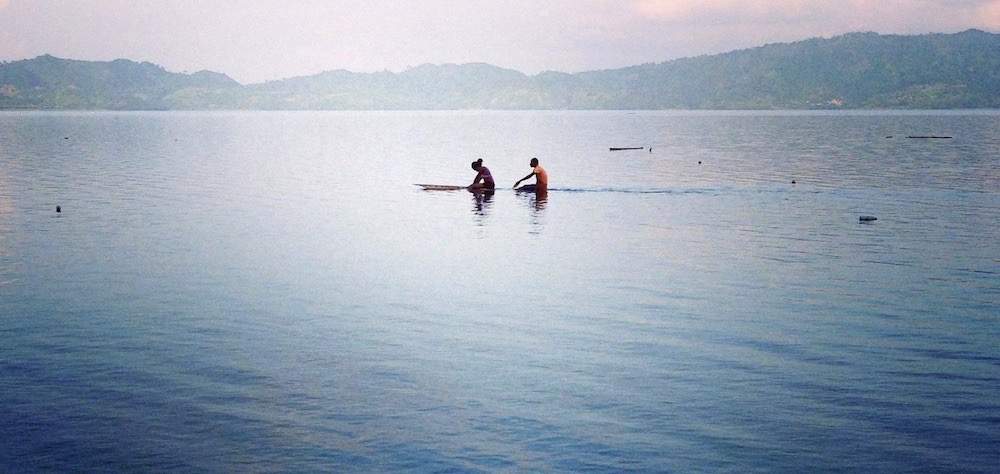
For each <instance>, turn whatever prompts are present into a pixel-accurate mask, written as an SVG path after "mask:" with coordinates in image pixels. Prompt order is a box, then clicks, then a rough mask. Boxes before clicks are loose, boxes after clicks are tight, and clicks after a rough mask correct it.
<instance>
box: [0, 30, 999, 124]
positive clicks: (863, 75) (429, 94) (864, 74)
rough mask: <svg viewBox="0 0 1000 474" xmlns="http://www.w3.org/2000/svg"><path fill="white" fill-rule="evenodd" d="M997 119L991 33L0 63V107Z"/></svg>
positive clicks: (48, 58) (995, 45) (994, 38)
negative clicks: (476, 55) (525, 55)
mask: <svg viewBox="0 0 1000 474" xmlns="http://www.w3.org/2000/svg"><path fill="white" fill-rule="evenodd" d="M14 108H29V109H114V110H130V109H154V110H159V109H264V110H285V109H326V110H358V109H373V110H378V109H776V108H787V109H828V108H852V109H853V108H1000V35H998V34H992V33H987V32H984V31H979V30H968V31H964V32H961V33H956V34H928V35H917V36H900V35H879V34H875V33H851V34H847V35H842V36H837V37H834V38H830V39H810V40H805V41H799V42H795V43H782V44H771V45H767V46H762V47H758V48H751V49H746V50H740V51H733V52H729V53H725V54H717V55H711V56H700V57H694V58H685V59H678V60H673V61H667V62H664V63H658V64H643V65H639V66H632V67H627V68H622V69H609V70H602V71H590V72H583V73H577V74H566V73H559V72H544V73H541V74H538V75H534V76H528V75H525V74H522V73H520V72H517V71H513V70H509V69H502V68H499V67H496V66H491V65H488V64H463V65H453V64H448V65H429V64H428V65H423V66H418V67H415V68H412V69H409V70H407V71H404V72H401V73H392V72H377V73H353V72H349V71H343V70H340V71H329V72H324V73H320V74H316V75H313V76H306V77H296V78H291V79H284V80H280V81H271V82H266V83H261V84H249V85H242V84H239V83H238V82H236V81H234V80H232V79H231V78H229V77H228V76H226V75H224V74H219V73H214V72H209V71H202V72H197V73H194V74H178V73H172V72H168V71H166V70H164V69H163V68H161V67H159V66H156V65H154V64H150V63H136V62H133V61H128V60H124V59H119V60H116V61H111V62H89V61H74V60H67V59H59V58H55V57H52V56H47V55H46V56H39V57H37V58H34V59H28V60H23V61H14V62H9V63H3V64H0V109H14Z"/></svg>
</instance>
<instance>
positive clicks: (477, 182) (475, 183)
mask: <svg viewBox="0 0 1000 474" xmlns="http://www.w3.org/2000/svg"><path fill="white" fill-rule="evenodd" d="M482 179H483V172H482V171H480V172H478V173H476V179H474V180H472V184H470V185H469V187H470V188H473V187H475V186H476V185H477V184H479V182H480V181H482Z"/></svg>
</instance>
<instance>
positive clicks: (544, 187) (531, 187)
mask: <svg viewBox="0 0 1000 474" xmlns="http://www.w3.org/2000/svg"><path fill="white" fill-rule="evenodd" d="M528 164H529V166H531V173H528V176H525V177H523V178H521V179H519V180H517V182H516V183H514V189H516V190H517V191H523V192H533V193H535V195H536V196H538V197H539V198H542V197H543V196H545V195H546V194H548V192H549V175H548V174H547V173H546V172H545V168H542V167H541V165H539V164H538V158H532V159H531V162H530V163H528ZM532 176H534V177H535V184H526V185H524V186H521V187H520V188H519V187H517V185H519V184H521V182H522V181H524V180H526V179H529V178H531V177H532Z"/></svg>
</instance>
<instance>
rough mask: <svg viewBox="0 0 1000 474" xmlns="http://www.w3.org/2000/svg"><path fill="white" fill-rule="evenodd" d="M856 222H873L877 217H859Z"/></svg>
mask: <svg viewBox="0 0 1000 474" xmlns="http://www.w3.org/2000/svg"><path fill="white" fill-rule="evenodd" d="M858 220H859V221H861V222H873V221H877V220H878V217H875V216H861V217H859V218H858Z"/></svg>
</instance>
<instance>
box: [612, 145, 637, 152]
mask: <svg viewBox="0 0 1000 474" xmlns="http://www.w3.org/2000/svg"><path fill="white" fill-rule="evenodd" d="M644 149H646V147H642V146H626V147H611V148H609V150H611V151H625V150H644Z"/></svg>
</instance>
